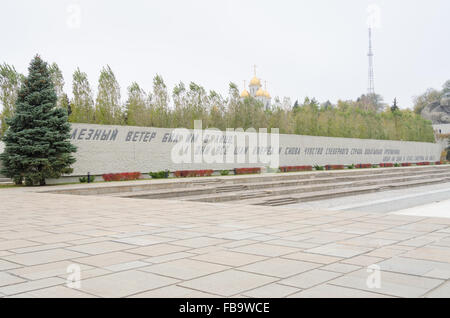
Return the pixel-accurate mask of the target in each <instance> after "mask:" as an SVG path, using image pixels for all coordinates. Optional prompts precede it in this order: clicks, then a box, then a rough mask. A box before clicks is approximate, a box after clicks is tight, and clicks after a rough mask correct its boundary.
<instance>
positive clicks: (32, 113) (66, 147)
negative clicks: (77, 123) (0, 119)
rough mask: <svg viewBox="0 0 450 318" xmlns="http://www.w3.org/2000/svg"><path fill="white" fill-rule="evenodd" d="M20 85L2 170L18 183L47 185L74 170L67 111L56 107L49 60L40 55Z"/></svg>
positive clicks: (33, 61) (6, 140)
mask: <svg viewBox="0 0 450 318" xmlns="http://www.w3.org/2000/svg"><path fill="white" fill-rule="evenodd" d="M28 72H29V75H28V77H27V78H26V79H25V81H24V83H23V84H22V86H21V89H20V91H19V94H18V98H17V101H16V111H15V114H14V116H13V117H12V118H11V119H9V120H8V125H9V129H8V130H7V131H6V134H5V136H4V138H3V141H4V143H5V151H4V152H3V154H1V155H0V159H1V160H2V163H3V168H2V171H1V173H2V174H4V175H6V176H7V177H9V178H12V179H13V180H14V182H15V183H16V184H21V183H22V182H23V181H25V184H26V185H45V179H46V178H58V177H60V176H61V175H62V174H66V173H70V172H72V169H71V167H70V166H71V165H72V164H73V163H74V162H75V158H74V157H73V156H72V155H71V153H73V152H75V151H76V148H75V147H74V146H73V145H71V143H70V140H69V138H70V124H69V123H68V121H67V110H66V109H63V108H57V107H56V104H57V95H56V91H55V88H54V85H53V82H52V78H51V75H50V72H49V68H48V65H47V63H46V62H44V61H43V60H42V59H41V58H40V57H39V56H38V55H37V56H35V57H34V59H33V60H32V61H31V64H30V67H29V68H28Z"/></svg>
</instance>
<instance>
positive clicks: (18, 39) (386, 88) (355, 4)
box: [0, 0, 450, 108]
mask: <svg viewBox="0 0 450 318" xmlns="http://www.w3.org/2000/svg"><path fill="white" fill-rule="evenodd" d="M369 4H376V5H378V6H379V7H380V9H381V28H379V29H377V30H375V32H374V50H375V90H376V92H377V93H379V94H381V95H382V96H383V97H384V99H385V101H386V102H389V103H391V102H392V100H393V99H394V97H397V98H398V100H399V103H400V106H401V107H402V108H404V107H410V106H412V97H413V96H414V95H418V94H420V93H422V92H423V91H425V89H427V88H429V87H434V88H440V87H441V86H442V84H443V83H444V82H445V81H446V80H448V79H450V17H449V12H450V1H448V0H427V1H424V0H422V1H411V0H409V1H406V0H386V1H382V0H372V1H365V0H341V1H336V0H317V1H307V0H300V1H293V0H289V1H288V0H277V1H275V0H272V1H268V0H258V1H256V0H222V1H215V0H188V1H186V0H184V1H182V0H177V1H175V0H164V1H162V0H160V1H144V0H142V1H141V0H128V1H111V0H109V1H106V0H94V1H92V0H91V1H84V0H68V1H61V0H38V1H31V0H28V1H25V0H14V1H6V0H2V1H1V4H0V12H1V13H2V14H1V16H2V18H1V19H0V29H1V30H2V32H1V34H2V39H1V43H2V44H1V48H0V63H2V62H7V63H9V64H13V65H14V66H15V67H16V69H17V70H18V71H20V72H22V73H26V72H27V66H28V63H29V62H30V60H31V58H32V57H33V55H34V54H36V53H39V54H41V56H42V57H43V58H44V59H45V60H47V61H49V62H56V63H57V64H58V65H59V66H60V68H61V69H62V70H63V74H64V77H65V80H66V87H65V90H66V91H67V92H68V93H69V95H71V77H72V73H73V71H74V70H75V68H76V67H77V66H79V67H80V69H81V70H82V71H84V72H86V73H87V74H88V76H89V80H90V83H91V85H92V86H93V89H94V90H96V86H97V80H98V75H99V72H100V69H101V67H102V66H104V65H106V64H109V65H110V66H111V68H112V69H113V71H114V72H115V74H116V76H117V78H118V80H119V82H120V85H121V88H122V99H125V98H126V87H128V86H129V85H130V83H131V82H132V81H137V82H138V83H139V84H140V85H141V86H142V87H143V88H144V89H146V90H149V89H151V87H152V79H153V76H154V75H155V74H156V73H159V74H161V75H162V76H163V77H164V79H165V81H166V83H167V84H168V86H169V89H170V90H171V89H172V87H173V86H174V85H175V84H176V83H178V82H179V81H180V80H181V81H184V82H186V83H188V82H189V81H194V82H196V83H198V84H201V85H203V86H204V87H205V88H207V89H208V90H209V89H214V90H217V91H218V92H220V93H222V94H226V93H227V88H228V83H229V82H230V81H233V82H235V83H237V84H238V85H239V87H240V88H242V86H243V80H247V81H248V80H249V79H250V78H251V76H252V65H253V64H256V65H258V76H259V77H261V78H262V79H263V80H267V81H268V90H269V92H270V93H271V95H272V96H280V97H283V96H288V97H291V98H292V100H293V101H294V100H295V99H297V98H298V99H300V100H303V98H304V97H305V96H309V97H316V98H317V99H318V100H319V101H325V100H327V99H329V100H331V101H332V102H336V101H337V100H338V99H355V98H356V97H357V96H359V95H361V94H362V93H365V92H366V89H367V64H368V62H367V46H368V40H367V27H366V19H367V7H368V5H369ZM72 5H76V6H75V7H74V6H72ZM77 8H80V9H81V19H80V21H79V22H80V24H79V26H77V18H76V16H75V18H74V14H75V15H76V11H77Z"/></svg>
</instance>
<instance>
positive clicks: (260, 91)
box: [256, 88, 266, 97]
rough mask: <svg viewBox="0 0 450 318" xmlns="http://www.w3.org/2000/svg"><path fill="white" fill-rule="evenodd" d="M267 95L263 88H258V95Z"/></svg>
mask: <svg viewBox="0 0 450 318" xmlns="http://www.w3.org/2000/svg"><path fill="white" fill-rule="evenodd" d="M265 96H266V94H265V93H264V91H263V90H262V88H260V89H258V91H257V92H256V97H265Z"/></svg>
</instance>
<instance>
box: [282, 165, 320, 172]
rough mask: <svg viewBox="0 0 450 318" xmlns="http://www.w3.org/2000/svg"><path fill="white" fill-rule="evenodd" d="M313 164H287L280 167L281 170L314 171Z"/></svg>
mask: <svg viewBox="0 0 450 318" xmlns="http://www.w3.org/2000/svg"><path fill="white" fill-rule="evenodd" d="M312 169H313V167H312V166H287V167H280V171H281V172H296V171H312Z"/></svg>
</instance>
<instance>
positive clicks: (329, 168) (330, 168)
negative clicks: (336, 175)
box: [325, 165, 345, 170]
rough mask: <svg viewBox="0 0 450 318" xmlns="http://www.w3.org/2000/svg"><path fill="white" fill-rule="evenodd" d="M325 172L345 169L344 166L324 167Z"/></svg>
mask: <svg viewBox="0 0 450 318" xmlns="http://www.w3.org/2000/svg"><path fill="white" fill-rule="evenodd" d="M325 169H326V170H343V169H345V166H344V165H326V166H325Z"/></svg>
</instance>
